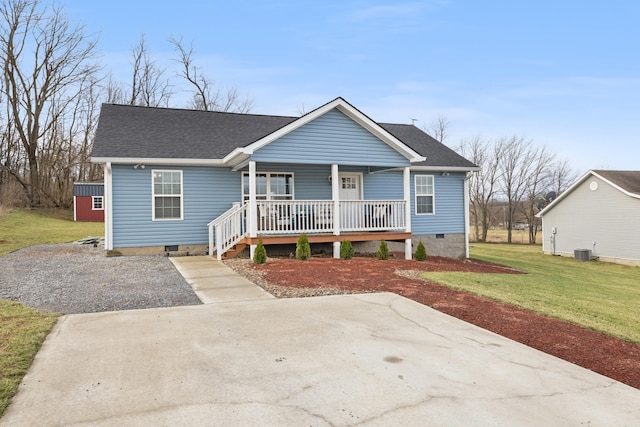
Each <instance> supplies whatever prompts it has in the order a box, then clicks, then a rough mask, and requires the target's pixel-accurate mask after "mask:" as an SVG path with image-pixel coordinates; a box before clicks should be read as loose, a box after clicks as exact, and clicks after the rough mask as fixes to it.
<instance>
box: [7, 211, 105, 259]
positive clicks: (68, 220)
mask: <svg viewBox="0 0 640 427" xmlns="http://www.w3.org/2000/svg"><path fill="white" fill-rule="evenodd" d="M102 235H104V223H102V222H73V214H70V212H69V211H53V210H46V211H37V210H33V211H30V210H23V209H12V210H8V211H7V210H4V211H2V213H1V215H0V255H4V254H8V253H9V252H13V251H17V250H18V249H22V248H26V247H28V246H33V245H40V244H44V243H65V242H73V241H74V240H78V239H82V238H84V237H88V236H102Z"/></svg>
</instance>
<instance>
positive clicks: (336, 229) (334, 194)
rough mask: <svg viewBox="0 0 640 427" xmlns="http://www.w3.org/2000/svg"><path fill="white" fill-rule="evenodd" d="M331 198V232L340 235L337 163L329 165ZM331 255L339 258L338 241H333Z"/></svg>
mask: <svg viewBox="0 0 640 427" xmlns="http://www.w3.org/2000/svg"><path fill="white" fill-rule="evenodd" d="M331 198H332V199H333V234H334V235H335V236H339V235H340V177H339V176H338V165H336V164H333V165H331ZM333 257H334V258H340V242H333Z"/></svg>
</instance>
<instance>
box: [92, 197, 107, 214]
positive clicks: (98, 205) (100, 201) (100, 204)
mask: <svg viewBox="0 0 640 427" xmlns="http://www.w3.org/2000/svg"><path fill="white" fill-rule="evenodd" d="M91 210H93V211H103V210H104V197H103V196H91Z"/></svg>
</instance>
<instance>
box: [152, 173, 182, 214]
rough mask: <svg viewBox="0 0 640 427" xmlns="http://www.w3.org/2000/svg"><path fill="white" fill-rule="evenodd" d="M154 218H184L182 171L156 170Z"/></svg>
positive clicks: (154, 176)
mask: <svg viewBox="0 0 640 427" xmlns="http://www.w3.org/2000/svg"><path fill="white" fill-rule="evenodd" d="M151 176H152V177H153V178H152V179H153V219H154V220H171V219H182V171H179V170H178V171H176V170H154V171H153V173H152V174H151Z"/></svg>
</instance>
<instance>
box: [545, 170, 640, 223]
mask: <svg viewBox="0 0 640 427" xmlns="http://www.w3.org/2000/svg"><path fill="white" fill-rule="evenodd" d="M590 176H595V177H596V178H598V179H600V180H602V181H603V182H605V183H607V184H609V185H610V186H612V187H613V188H615V189H616V190H618V191H620V192H622V193H623V194H625V195H627V196H629V197H633V198H634V199H640V194H636V193H631V192H629V191H627V190H625V189H624V188H622V187H620V186H619V185H616V184H614V183H613V182H611V181H609V180H608V179H606V178H604V177H603V176H602V175H600V174H598V173H597V172H595V171H593V170H589V171H587V173H585V174H584V175H582V176H581V177H580V178H579V179H578V180H577V181H576V182H574V183H573V185H571V186H570V187H569V188H567V189H566V190H565V191H563V192H562V194H560V195H559V196H558V197H557V198H556V199H555V200H554V201H553V202H551V203H549V204H548V205H547V206H546V207H545V208H544V209H542V210H541V211H540V212H538V213H537V214H536V217H538V218H542V217H543V216H544V215H545V214H546V213H547V212H548V211H550V210H551V209H553V208H554V207H555V206H556V205H557V204H558V203H560V200H562V199H564V198H565V197H567V196H568V195H569V194H570V193H572V192H573V190H575V189H576V188H577V187H579V186H580V185H582V183H583V182H585V181H586V180H587V179H588V178H589V177H590Z"/></svg>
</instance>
